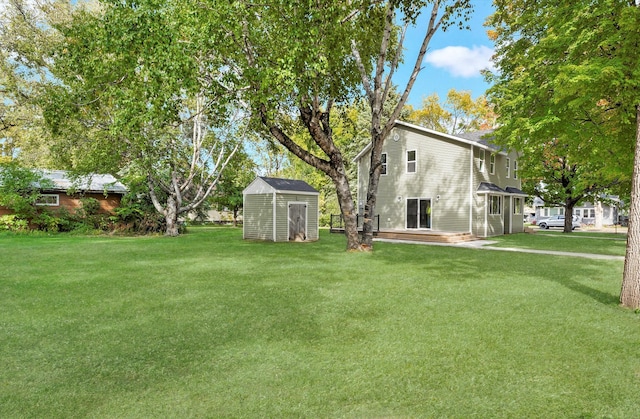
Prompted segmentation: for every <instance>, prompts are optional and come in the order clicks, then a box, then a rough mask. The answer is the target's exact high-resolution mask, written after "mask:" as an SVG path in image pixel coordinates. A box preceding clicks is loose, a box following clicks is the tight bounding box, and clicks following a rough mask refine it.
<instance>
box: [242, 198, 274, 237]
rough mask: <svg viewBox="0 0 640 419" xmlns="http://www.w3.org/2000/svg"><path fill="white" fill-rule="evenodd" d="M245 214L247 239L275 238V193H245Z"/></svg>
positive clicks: (244, 228) (244, 223)
mask: <svg viewBox="0 0 640 419" xmlns="http://www.w3.org/2000/svg"><path fill="white" fill-rule="evenodd" d="M243 215H244V219H243V223H242V226H243V227H242V228H243V235H244V238H245V239H256V240H273V194H270V193H267V194H255V195H245V202H244V208H243Z"/></svg>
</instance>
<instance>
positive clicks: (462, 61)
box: [424, 45, 493, 78]
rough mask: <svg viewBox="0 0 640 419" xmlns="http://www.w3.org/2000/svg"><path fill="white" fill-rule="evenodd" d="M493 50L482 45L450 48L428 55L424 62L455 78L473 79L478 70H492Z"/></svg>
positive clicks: (477, 74) (478, 72)
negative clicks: (445, 71) (441, 69)
mask: <svg viewBox="0 0 640 419" xmlns="http://www.w3.org/2000/svg"><path fill="white" fill-rule="evenodd" d="M492 55H493V50H492V49H491V48H489V47H486V46H484V45H481V46H476V45H474V46H473V48H468V47H461V46H452V47H445V48H442V49H437V50H435V51H432V52H430V53H428V54H427V55H426V56H425V58H424V61H425V62H427V63H429V64H431V65H433V66H434V67H437V68H443V69H445V70H447V71H448V72H450V73H451V74H452V75H453V76H455V77H464V78H469V77H475V76H479V75H480V70H485V69H488V70H492V69H493V63H492V62H491V56H492Z"/></svg>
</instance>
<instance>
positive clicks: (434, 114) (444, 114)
mask: <svg viewBox="0 0 640 419" xmlns="http://www.w3.org/2000/svg"><path fill="white" fill-rule="evenodd" d="M495 118H496V116H495V114H494V113H493V109H492V106H491V105H490V104H489V103H488V102H487V99H486V98H485V97H484V96H480V97H478V98H477V99H476V100H473V98H472V97H471V92H469V91H461V92H459V91H457V90H455V89H451V90H449V92H448V93H447V99H446V100H445V102H444V104H440V97H439V96H438V94H437V93H433V94H432V95H429V96H427V97H426V98H424V100H423V101H422V108H420V109H415V110H414V109H413V107H411V108H410V111H409V112H408V115H407V117H406V118H404V120H405V121H407V122H410V123H412V124H416V125H420V126H423V127H426V128H429V129H432V130H435V131H440V132H446V133H447V134H452V135H455V134H460V133H463V132H469V131H478V130H485V129H491V128H493V127H494V126H495Z"/></svg>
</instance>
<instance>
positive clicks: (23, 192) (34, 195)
mask: <svg viewBox="0 0 640 419" xmlns="http://www.w3.org/2000/svg"><path fill="white" fill-rule="evenodd" d="M47 186H51V183H50V181H48V180H46V179H45V178H43V177H42V175H41V174H40V173H38V172H37V171H35V170H32V169H28V168H25V167H22V166H20V165H19V164H18V163H17V162H15V161H10V162H8V163H3V164H0V205H2V206H4V207H7V208H9V209H10V210H12V211H13V212H14V213H15V214H16V216H18V217H19V218H23V219H30V218H32V217H34V216H35V215H36V213H37V208H36V206H35V203H36V201H37V199H38V197H39V196H40V190H41V188H46V187H47Z"/></svg>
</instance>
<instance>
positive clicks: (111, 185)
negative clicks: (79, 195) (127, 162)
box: [42, 170, 127, 194]
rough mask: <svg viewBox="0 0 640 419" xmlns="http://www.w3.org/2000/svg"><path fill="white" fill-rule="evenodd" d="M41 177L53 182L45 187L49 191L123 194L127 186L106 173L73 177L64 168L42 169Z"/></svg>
mask: <svg viewBox="0 0 640 419" xmlns="http://www.w3.org/2000/svg"><path fill="white" fill-rule="evenodd" d="M42 177H44V178H45V179H48V180H49V181H51V182H52V183H53V185H54V186H53V187H51V188H49V187H47V188H46V189H47V190H50V191H67V190H69V189H71V190H77V191H83V192H96V193H104V192H111V193H119V194H125V193H126V192H127V187H126V186H124V185H123V184H122V183H120V182H118V180H117V179H116V178H115V177H113V176H111V175H108V174H91V175H86V176H79V177H73V176H71V175H70V174H69V172H66V171H64V170H42Z"/></svg>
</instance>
